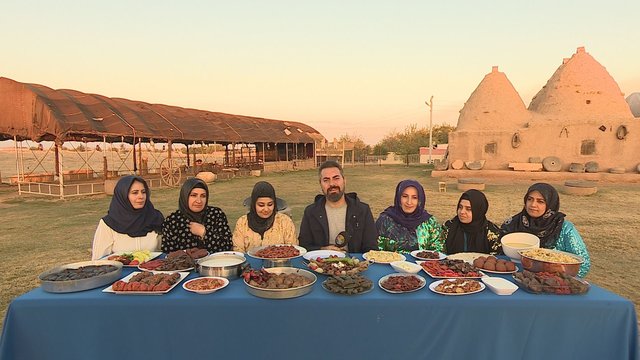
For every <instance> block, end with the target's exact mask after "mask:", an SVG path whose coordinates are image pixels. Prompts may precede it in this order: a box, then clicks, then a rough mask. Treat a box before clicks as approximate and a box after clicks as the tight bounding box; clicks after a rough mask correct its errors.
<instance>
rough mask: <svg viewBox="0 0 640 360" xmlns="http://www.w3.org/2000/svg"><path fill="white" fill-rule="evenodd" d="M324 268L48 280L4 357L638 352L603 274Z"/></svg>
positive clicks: (19, 317) (0, 346)
mask: <svg viewBox="0 0 640 360" xmlns="http://www.w3.org/2000/svg"><path fill="white" fill-rule="evenodd" d="M252 265H253V266H254V267H258V266H259V265H260V263H259V262H257V261H255V260H252ZM293 265H294V266H296V267H302V265H301V260H300V259H295V260H294V261H293ZM391 272H393V270H392V269H391V267H390V266H389V265H383V264H374V265H372V266H371V267H370V268H369V270H367V272H365V273H364V274H365V275H366V276H367V277H369V278H370V279H372V280H374V282H376V283H377V281H378V279H379V278H381V277H382V276H384V275H386V274H388V273H391ZM127 273H128V271H125V273H124V274H123V275H126V274H127ZM420 275H422V276H424V277H425V278H426V279H427V283H431V282H432V281H434V280H433V279H431V278H429V277H428V276H426V275H425V274H424V273H421V274H420ZM196 276H197V274H195V273H192V274H191V275H190V276H189V278H193V277H196ZM324 279H325V277H324V276H322V275H319V276H318V280H319V281H318V282H317V283H316V284H315V285H314V289H313V291H312V292H311V293H309V294H307V295H305V296H303V297H299V298H294V299H286V300H270V299H262V298H257V297H254V296H252V295H250V294H249V293H248V292H247V290H246V288H245V287H246V286H245V285H244V283H243V281H242V280H241V279H238V280H233V281H232V282H231V284H229V286H228V287H227V288H225V289H223V290H221V291H219V292H216V293H214V294H210V295H197V294H193V293H190V292H187V291H185V290H184V289H182V287H181V286H180V285H179V286H177V287H176V288H174V289H173V290H172V291H171V292H169V293H168V294H165V295H162V296H144V295H137V296H136V295H117V294H107V293H103V292H102V291H101V290H102V289H95V290H89V291H83V292H78V293H68V294H50V293H46V292H44V291H42V290H41V289H40V288H37V289H35V290H33V291H31V292H29V293H27V294H25V295H22V296H20V297H18V298H16V299H15V300H14V301H13V302H12V303H11V304H10V306H9V309H8V311H7V316H6V320H5V323H4V330H3V334H2V339H1V340H0V359H3V360H8V359H21V360H22V359H24V360H28V359H114V358H115V359H121V358H126V359H196V358H199V357H202V358H206V359H214V358H225V359H236V358H237V359H251V358H253V359H263V358H276V359H294V358H295V359H323V358H341V359H446V358H460V359H476V358H478V359H489V358H491V359H636V358H638V349H637V346H638V344H637V339H638V334H637V323H636V313H635V308H634V306H633V303H632V302H631V301H629V300H627V299H624V298H622V297H620V296H618V295H616V294H614V293H611V292H609V291H606V290H604V289H602V288H600V287H598V286H593V285H592V287H591V290H590V291H589V293H588V294H586V295H577V296H559V295H536V294H530V293H527V292H525V291H523V290H518V291H516V293H515V294H513V295H511V296H498V295H495V294H493V293H492V292H491V291H489V289H486V290H484V291H483V292H481V293H478V294H473V295H467V296H443V295H438V294H435V293H433V292H431V291H430V290H429V289H428V286H427V287H425V288H423V289H421V290H419V291H416V292H413V293H407V294H389V293H387V292H385V291H383V290H382V289H380V288H379V287H378V286H377V284H376V285H375V288H374V289H373V291H371V292H369V293H366V294H362V295H358V296H344V295H334V294H331V293H329V292H327V291H326V290H324V289H323V288H322V287H321V281H322V280H324Z"/></svg>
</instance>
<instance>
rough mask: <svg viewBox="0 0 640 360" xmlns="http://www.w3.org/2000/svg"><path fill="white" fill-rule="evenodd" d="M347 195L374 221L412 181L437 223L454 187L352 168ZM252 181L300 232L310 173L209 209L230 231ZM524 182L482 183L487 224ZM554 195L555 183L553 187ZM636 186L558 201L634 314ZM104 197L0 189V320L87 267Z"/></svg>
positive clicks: (217, 197) (600, 276)
mask: <svg viewBox="0 0 640 360" xmlns="http://www.w3.org/2000/svg"><path fill="white" fill-rule="evenodd" d="M345 177H346V181H347V185H346V187H347V191H354V192H357V193H358V195H359V196H360V198H361V199H362V200H363V201H364V202H367V203H369V205H370V206H371V209H372V210H373V215H374V218H377V216H378V215H379V214H380V212H381V211H382V210H384V209H385V208H386V207H387V206H389V205H391V204H392V203H393V195H394V194H393V193H394V191H395V187H396V184H397V183H398V182H399V181H400V180H403V179H408V178H412V179H417V180H419V181H420V182H421V183H422V184H423V186H424V187H425V189H426V190H427V210H428V211H429V212H430V213H432V214H433V215H434V216H435V217H436V218H437V219H438V220H439V221H440V222H444V220H446V219H448V218H451V217H453V216H454V215H455V207H456V204H457V201H458V198H459V197H460V193H461V192H460V191H458V190H456V187H455V181H454V180H449V183H448V191H447V192H437V189H438V181H439V179H436V178H432V177H430V173H429V172H428V171H426V170H425V168H424V167H423V166H410V167H404V166H382V167H379V166H366V167H364V166H361V165H360V166H358V167H348V168H346V169H345ZM258 180H265V181H269V182H270V183H272V184H273V185H274V187H275V189H276V194H277V195H278V197H281V198H284V199H285V200H286V201H287V202H288V204H289V207H290V208H291V210H292V214H293V219H294V222H295V223H296V226H298V227H299V225H300V220H301V218H302V213H303V211H304V208H305V206H307V205H308V204H309V203H311V202H312V201H313V198H314V197H315V195H316V194H319V193H320V186H319V183H318V176H317V172H316V171H315V170H306V171H296V172H289V173H272V174H267V175H265V176H262V177H260V178H255V177H253V178H236V179H233V180H229V181H221V182H216V183H213V184H210V192H211V197H210V199H209V203H210V204H211V205H214V206H218V207H220V208H222V209H223V210H224V211H225V213H226V214H227V216H228V218H229V224H230V226H231V228H232V229H233V227H235V222H236V220H237V219H238V218H239V217H240V216H241V215H243V214H245V213H246V211H247V210H246V209H245V208H243V206H242V201H243V200H244V199H245V198H246V197H248V196H249V195H250V193H251V189H252V188H253V184H254V183H255V182H256V181H258ZM530 184H531V183H530V182H524V181H516V182H505V181H504V180H501V181H498V182H495V183H492V182H491V181H490V180H488V182H487V188H486V190H485V193H486V195H487V197H488V199H489V203H490V206H489V213H488V217H489V219H491V220H493V221H494V222H496V223H498V224H500V223H501V222H502V220H504V219H505V218H506V217H508V216H510V215H512V214H514V213H516V212H518V211H520V210H521V208H522V201H523V200H522V198H523V195H524V192H525V191H526V189H527V188H528V186H529V185H530ZM554 185H556V186H557V187H559V185H561V184H558V183H554ZM178 193H179V189H178V188H171V189H154V190H153V191H152V194H151V200H152V201H153V203H154V205H155V206H156V208H157V209H159V210H160V211H162V212H163V214H165V215H168V214H169V213H171V212H173V211H175V210H176V209H177V207H178ZM638 194H640V185H639V184H601V185H599V191H598V193H596V194H595V195H592V196H588V197H580V196H570V195H562V194H561V198H560V200H561V201H560V204H561V210H562V211H563V212H565V213H566V214H567V219H569V220H571V221H572V222H573V223H574V224H575V225H576V227H577V229H578V230H579V231H580V233H581V235H582V236H583V238H584V239H585V241H586V243H587V246H588V248H589V251H590V253H591V260H592V267H591V272H590V273H589V275H588V276H587V278H586V279H587V280H588V281H591V282H593V283H595V284H597V285H599V286H602V287H604V288H607V289H609V290H611V291H613V292H616V293H618V294H620V295H622V296H625V297H627V298H629V299H631V300H633V301H634V303H635V304H636V309H639V307H638V304H640V292H638V291H637V289H638V288H640V270H638V267H636V266H635V265H634V263H635V260H636V257H637V254H638V250H639V249H640V242H639V241H638V236H637V234H638V233H640V213H639V212H638V209H637V205H636V199H638ZM110 199H111V198H110V197H109V196H106V195H100V196H93V197H82V198H75V199H70V200H64V201H61V200H57V199H50V198H36V197H31V196H22V197H21V196H18V195H17V190H16V188H15V187H9V186H0V229H2V231H1V232H0V274H2V276H3V277H2V281H0V294H1V296H2V298H1V301H0V309H1V311H2V312H1V313H0V316H1V317H2V321H3V322H4V315H5V313H6V309H7V307H8V305H9V303H10V302H11V300H12V299H13V298H15V297H17V296H19V295H21V294H23V293H25V292H27V291H29V290H31V289H32V288H34V287H37V286H38V280H37V276H38V274H40V273H42V272H44V271H46V270H48V269H50V268H53V267H55V266H57V265H62V264H67V263H71V262H77V261H84V260H88V259H89V257H90V247H91V241H92V239H93V232H94V231H95V228H96V225H97V224H98V220H99V219H100V218H101V217H102V216H104V215H105V214H106V212H107V209H108V207H109V202H110Z"/></svg>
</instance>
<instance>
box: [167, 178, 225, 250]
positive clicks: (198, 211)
mask: <svg viewBox="0 0 640 360" xmlns="http://www.w3.org/2000/svg"><path fill="white" fill-rule="evenodd" d="M208 202H209V187H207V184H206V183H205V182H204V181H202V180H200V179H197V178H191V179H188V180H187V181H185V183H184V184H183V185H182V188H181V189H180V199H179V200H178V210H177V211H175V212H173V213H172V214H171V215H169V216H168V217H167V219H166V220H165V221H164V224H163V225H162V251H163V252H166V253H168V252H171V251H176V250H186V249H190V248H200V249H207V251H209V252H210V253H214V252H219V251H228V250H231V245H232V243H231V230H230V229H229V223H228V222H227V215H225V213H224V212H223V211H222V210H221V209H220V208H217V207H215V206H209V205H208Z"/></svg>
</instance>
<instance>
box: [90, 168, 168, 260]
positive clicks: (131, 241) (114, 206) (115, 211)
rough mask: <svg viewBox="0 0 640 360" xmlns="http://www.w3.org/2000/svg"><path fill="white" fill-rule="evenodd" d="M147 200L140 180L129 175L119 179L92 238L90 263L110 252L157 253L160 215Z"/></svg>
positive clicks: (147, 191) (147, 193)
mask: <svg viewBox="0 0 640 360" xmlns="http://www.w3.org/2000/svg"><path fill="white" fill-rule="evenodd" d="M150 197H151V192H150V191H149V186H148V185H147V182H146V181H144V179H143V178H141V177H139V176H133V175H129V176H125V177H122V178H121V179H120V180H118V182H117V183H116V186H115V188H114V190H113V197H112V198H111V204H110V205H109V212H108V213H107V215H106V216H104V217H103V218H102V219H101V220H100V222H99V223H98V228H97V229H96V232H95V235H94V236H93V246H92V248H91V259H92V260H96V259H100V258H102V257H104V256H106V255H109V254H112V253H125V252H132V251H137V250H150V251H154V250H158V248H159V247H160V235H159V234H160V231H161V230H162V220H163V216H162V213H160V211H158V210H156V209H155V208H154V207H153V204H152V203H151V198H150Z"/></svg>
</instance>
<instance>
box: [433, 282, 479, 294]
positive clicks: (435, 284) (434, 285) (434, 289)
mask: <svg viewBox="0 0 640 360" xmlns="http://www.w3.org/2000/svg"><path fill="white" fill-rule="evenodd" d="M455 279H456V278H449V279H444V280H455ZM458 279H459V278H458ZM444 280H438V281H434V282H432V283H431V284H429V290H431V291H433V292H434V293H436V294H440V295H471V294H475V293H479V292H480V291H482V290H484V289H485V287H486V286H485V285H484V284H483V283H482V282H480V281H478V280H470V279H465V280H467V281H477V282H478V283H479V284H480V290H476V291H472V292H468V293H444V292H440V291H436V286H438V285H440V284H442V282H443V281H444Z"/></svg>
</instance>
